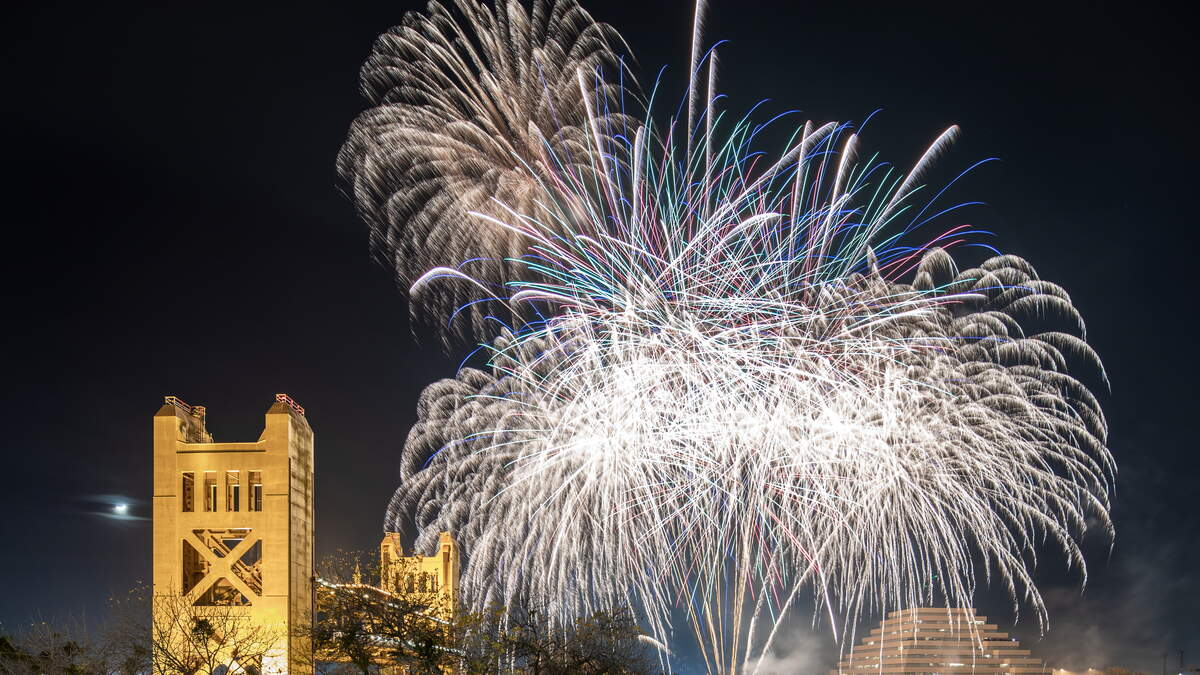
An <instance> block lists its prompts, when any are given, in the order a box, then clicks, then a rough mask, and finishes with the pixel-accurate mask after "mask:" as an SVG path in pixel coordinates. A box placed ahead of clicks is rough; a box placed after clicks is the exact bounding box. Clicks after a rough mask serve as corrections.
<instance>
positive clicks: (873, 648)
mask: <svg viewBox="0 0 1200 675" xmlns="http://www.w3.org/2000/svg"><path fill="white" fill-rule="evenodd" d="M829 672H830V675H867V674H871V673H874V674H880V675H882V674H884V673H886V674H887V675H950V674H951V673H970V674H971V675H1018V674H1020V675H1028V674H1034V673H1036V674H1037V675H1051V670H1050V668H1048V667H1047V666H1046V665H1045V664H1044V663H1043V662H1042V661H1041V660H1040V659H1038V658H1035V657H1034V656H1032V655H1031V654H1030V651H1029V650H1028V649H1022V648H1021V643H1019V642H1017V641H1016V640H1015V639H1013V638H1012V637H1010V636H1009V634H1008V633H1006V632H1002V631H1000V630H999V627H998V626H997V625H996V624H991V623H988V622H987V617H986V616H979V615H978V614H976V613H975V610H974V609H959V608H955V609H947V608H945V607H941V608H924V607H923V608H918V609H906V610H902V611H898V612H890V613H889V614H888V615H887V618H886V619H884V620H883V622H882V623H881V624H880V626H879V628H876V629H873V630H872V631H871V633H870V634H869V635H867V636H866V637H864V638H863V639H862V642H861V643H860V644H858V645H855V646H854V647H853V648H852V649H851V651H850V653H849V654H848V655H846V657H845V658H844V659H843V660H842V661H841V662H840V663H838V666H837V668H836V669H834V670H831V671H829Z"/></svg>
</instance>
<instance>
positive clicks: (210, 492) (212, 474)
mask: <svg viewBox="0 0 1200 675" xmlns="http://www.w3.org/2000/svg"><path fill="white" fill-rule="evenodd" d="M204 510H205V511H208V512H210V513H211V512H213V511H216V510H217V472H216V471H205V472H204Z"/></svg>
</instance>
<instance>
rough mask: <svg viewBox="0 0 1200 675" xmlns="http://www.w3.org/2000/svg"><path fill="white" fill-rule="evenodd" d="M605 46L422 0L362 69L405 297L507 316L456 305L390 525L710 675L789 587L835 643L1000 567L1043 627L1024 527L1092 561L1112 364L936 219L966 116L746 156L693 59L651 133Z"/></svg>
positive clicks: (1066, 311) (1055, 294)
mask: <svg viewBox="0 0 1200 675" xmlns="http://www.w3.org/2000/svg"><path fill="white" fill-rule="evenodd" d="M702 14H703V7H702V6H698V7H697V11H696V17H695V25H696V26H697V27H698V26H699V25H700V24H701V23H702V22H701V20H700V19H701V17H702ZM613 44H621V43H620V38H619V37H617V36H616V35H615V33H614V32H613V31H612V30H611V29H610V28H607V27H604V26H602V25H599V24H596V23H594V22H592V21H591V19H590V18H588V17H587V15H586V14H585V13H583V11H582V10H580V9H579V8H578V7H577V6H576V5H575V4H574V3H573V2H557V3H535V5H534V6H533V8H532V10H531V11H529V12H526V10H524V9H522V8H521V7H520V6H519V5H518V4H517V3H515V2H510V3H507V4H505V5H503V6H501V7H500V8H498V9H497V10H495V11H492V10H488V9H485V8H482V7H480V6H477V5H475V4H473V3H469V2H465V1H464V2H462V3H460V4H458V5H456V10H455V11H453V12H452V11H450V10H448V9H445V8H442V7H441V6H439V5H437V4H431V6H430V9H429V12H428V13H426V14H412V15H409V16H408V17H406V19H405V23H404V24H403V25H402V26H400V27H397V28H395V29H393V30H392V31H391V32H389V33H388V34H386V35H384V36H383V37H381V38H380V40H379V42H378V43H377V45H376V48H375V51H374V52H373V54H372V56H371V58H370V60H369V61H368V63H367V65H366V66H365V67H364V71H363V83H364V89H365V90H366V92H367V93H368V96H369V98H370V100H371V102H372V104H373V105H374V107H373V108H371V109H370V110H368V111H367V112H366V113H364V115H363V116H362V117H360V118H359V120H358V121H357V122H356V123H355V125H354V126H353V128H352V129H351V134H350V138H349V140H348V141H347V144H346V147H345V148H344V150H343V153H342V156H341V162H340V167H341V169H342V171H343V173H344V174H345V175H346V176H347V178H348V180H349V181H350V182H351V184H352V185H353V188H354V196H355V199H356V201H357V203H358V205H359V207H360V210H361V211H362V213H363V214H364V216H365V218H366V219H367V221H368V223H369V224H370V225H371V227H372V232H373V236H374V238H375V242H376V244H377V245H378V246H379V247H380V248H381V250H383V251H384V252H386V253H387V254H388V255H389V256H391V258H392V260H393V262H394V263H395V265H396V268H397V273H398V274H399V275H401V278H402V279H404V280H405V281H411V282H412V288H411V291H412V295H413V300H414V305H415V306H417V307H422V308H426V309H427V310H428V311H437V307H438V306H440V305H441V304H443V303H444V302H445V301H447V300H449V301H452V302H455V303H464V302H471V301H480V300H484V301H486V300H491V301H492V302H494V303H499V304H502V305H503V306H506V307H508V308H510V309H511V310H512V311H511V312H510V313H508V314H507V316H509V317H523V319H521V320H510V321H507V322H506V321H504V320H503V319H502V318H498V317H495V316H492V315H489V314H488V313H486V312H475V313H474V314H473V315H472V316H473V317H474V320H473V321H472V330H473V331H474V332H475V334H476V335H480V337H481V348H480V349H481V351H482V356H480V357H478V358H479V359H480V360H482V361H483V362H484V364H485V365H482V366H481V367H479V368H469V367H464V368H462V369H461V370H460V372H459V373H458V375H457V376H456V377H455V378H453V379H448V380H443V381H441V382H437V383H434V384H432V385H430V386H429V387H428V388H426V390H425V391H424V393H423V394H422V396H421V399H420V403H419V407H418V417H419V419H418V422H417V424H416V426H414V427H413V429H412V430H411V432H410V434H409V438H408V440H407V442H406V444H405V447H404V450H403V454H402V460H401V462H402V469H401V484H400V487H399V489H398V490H397V491H396V493H395V496H394V497H393V500H392V503H391V504H390V506H389V509H388V513H387V522H386V525H387V527H388V529H389V530H398V531H403V532H407V533H409V534H412V535H414V536H415V537H416V543H417V547H418V548H424V547H427V546H428V545H430V544H431V543H432V542H435V541H436V539H437V536H438V532H440V531H444V530H449V531H451V532H453V533H454V535H455V536H456V538H458V539H459V541H460V542H461V544H462V546H463V550H464V553H465V555H466V558H467V564H466V566H465V568H464V572H463V585H462V588H463V592H464V599H465V600H466V601H467V602H468V603H469V604H471V605H474V606H483V605H486V604H489V603H492V602H500V603H503V604H507V605H510V606H511V605H514V604H516V603H528V604H531V605H533V606H537V607H544V608H545V609H546V610H547V611H548V612H549V614H550V615H551V616H552V617H555V618H556V619H558V620H560V621H562V622H564V623H566V622H569V621H570V620H571V619H572V618H573V617H575V616H578V615H580V614H582V613H585V612H589V611H592V610H595V609H606V608H612V607H614V606H621V605H630V606H633V607H634V608H635V609H636V610H637V611H638V612H640V613H641V617H642V619H643V620H644V623H645V625H646V626H647V628H648V630H649V631H650V633H651V635H652V636H653V637H654V638H655V639H656V640H658V641H659V642H661V643H664V644H666V645H673V644H676V643H677V642H679V640H680V639H681V636H682V635H687V634H689V633H690V634H693V635H694V636H695V639H696V644H697V645H698V648H699V650H700V653H701V655H702V658H703V659H704V661H705V663H706V665H707V667H708V669H709V670H710V671H718V672H739V671H741V670H743V669H745V670H747V671H753V670H754V666H755V663H756V659H757V657H758V656H759V655H761V654H764V653H765V652H766V651H767V650H768V649H769V648H770V645H771V642H772V639H773V638H774V635H775V631H776V629H777V628H778V626H779V625H780V622H781V621H782V620H783V618H784V617H785V616H786V615H787V614H788V611H789V609H791V608H792V607H793V606H794V605H795V604H796V600H797V598H798V597H799V596H800V595H802V594H806V595H809V596H811V598H812V599H813V600H815V602H816V605H817V607H818V611H820V612H822V613H825V614H828V615H829V616H830V617H831V618H830V622H831V625H832V626H833V627H834V628H835V629H841V628H843V627H846V626H852V625H854V624H855V623H856V622H857V619H858V617H859V616H860V615H861V614H863V613H864V612H874V611H880V610H885V609H895V608H901V607H907V606H913V605H918V604H928V603H935V602H936V603H941V604H943V605H946V606H970V604H971V601H972V597H973V594H974V592H975V590H976V588H977V587H978V586H980V585H982V584H983V583H986V582H996V583H1000V584H1002V585H1004V586H1006V587H1007V588H1008V590H1009V593H1010V596H1011V597H1012V599H1013V602H1014V604H1018V605H1019V604H1025V605H1027V606H1029V607H1031V608H1032V609H1033V610H1034V613H1035V614H1036V615H1037V616H1038V617H1039V618H1040V619H1044V617H1045V611H1044V605H1043V603H1042V600H1041V598H1040V595H1039V594H1038V590H1037V588H1036V586H1035V585H1034V583H1033V581H1032V579H1031V576H1030V575H1031V569H1032V565H1033V563H1034V562H1035V552H1036V551H1037V550H1039V548H1040V546H1041V544H1042V543H1043V542H1044V541H1049V542H1051V543H1053V544H1054V545H1056V546H1057V548H1058V549H1059V550H1061V551H1062V552H1063V553H1064V554H1065V556H1066V558H1067V559H1068V561H1069V562H1070V563H1071V564H1077V565H1079V567H1080V568H1081V569H1082V568H1083V559H1082V555H1081V552H1080V545H1079V542H1080V540H1081V538H1082V536H1083V533H1084V532H1085V530H1087V529H1088V528H1089V520H1090V519H1094V522H1095V523H1098V524H1099V525H1098V526H1099V527H1100V528H1101V529H1103V530H1106V531H1108V532H1109V533H1111V525H1110V521H1109V518H1108V491H1109V484H1110V480H1111V476H1112V474H1113V472H1114V467H1113V463H1112V458H1111V456H1110V454H1109V452H1108V450H1107V448H1106V445H1105V435H1106V427H1105V422H1104V418H1103V414H1102V412H1101V410H1100V407H1099V405H1098V403H1097V401H1096V399H1095V398H1094V396H1093V395H1092V393H1091V392H1090V391H1089V389H1088V387H1087V386H1086V385H1085V384H1084V382H1088V383H1095V384H1106V382H1105V380H1104V371H1103V367H1102V366H1101V364H1100V360H1099V358H1098V356H1097V355H1096V354H1095V353H1094V352H1093V351H1092V349H1091V348H1090V347H1089V346H1088V345H1087V343H1086V342H1085V340H1084V337H1085V336H1084V325H1083V321H1082V319H1081V318H1080V316H1079V314H1078V312H1077V311H1076V310H1075V309H1074V307H1073V306H1072V304H1071V301H1070V298H1069V296H1068V295H1067V293H1066V292H1065V291H1064V290H1063V289H1062V288H1060V287H1059V286H1057V285H1055V284H1053V283H1050V282H1048V281H1044V280H1041V279H1040V278H1039V277H1038V275H1037V274H1036V272H1035V271H1034V269H1033V268H1032V266H1031V265H1029V264H1028V263H1027V262H1026V261H1024V260H1022V259H1020V258H1017V257H1014V256H1004V255H997V256H995V257H992V258H990V259H988V260H986V261H985V262H983V263H982V264H981V265H980V266H979V267H975V268H971V269H964V270H960V269H958V266H957V265H956V263H955V260H954V259H953V257H952V256H951V254H950V253H949V252H948V251H949V250H952V249H953V247H954V246H955V245H956V244H959V243H962V242H963V241H964V240H968V239H969V238H970V233H969V232H967V231H966V227H965V226H962V227H951V228H949V229H942V230H938V231H936V232H934V233H932V234H930V233H927V232H926V229H928V227H931V225H930V224H931V223H933V222H934V221H939V219H941V217H942V216H944V215H945V214H946V212H947V211H948V210H950V209H945V208H940V207H938V206H937V205H936V198H926V197H925V196H924V193H923V191H922V189H921V186H920V183H921V178H922V176H923V175H924V173H925V171H926V170H927V168H928V167H929V165H930V163H931V162H932V161H933V160H934V159H935V158H936V157H937V155H939V154H940V153H941V152H942V150H944V148H945V147H946V146H947V145H948V144H949V143H950V142H951V141H952V139H953V138H954V136H955V135H956V133H957V130H956V129H954V128H952V129H950V130H948V131H947V132H945V133H943V134H942V135H941V136H939V137H937V139H936V140H935V141H934V142H933V144H932V145H931V146H930V147H929V149H928V150H927V152H926V153H925V154H924V155H923V156H922V158H921V159H920V160H919V161H918V162H917V164H916V165H915V166H914V167H913V168H912V169H910V170H909V171H906V172H896V171H895V170H893V169H891V168H890V167H888V166H887V165H884V164H880V163H877V162H873V161H868V162H859V161H858V160H857V157H858V150H859V139H858V136H857V135H855V134H854V133H852V129H851V128H850V127H849V126H848V125H839V124H832V123H831V124H826V125H815V124H812V123H805V124H803V125H800V126H799V127H798V128H797V129H796V130H795V133H794V134H792V135H791V140H790V141H789V142H788V143H787V145H786V146H785V147H784V148H783V150H782V151H781V152H779V153H778V155H776V157H775V159H774V160H766V159H764V157H763V155H762V153H760V152H758V151H756V150H755V149H753V147H752V143H753V141H754V139H755V135H756V134H757V133H758V131H759V129H760V126H759V125H757V124H756V123H754V122H753V121H752V120H750V119H748V118H743V119H740V120H739V119H734V120H730V119H728V116H727V115H725V114H723V113H721V112H720V111H718V110H717V109H716V108H715V100H716V96H715V77H714V75H713V73H714V72H715V67H714V65H713V63H714V60H715V55H713V54H709V55H704V54H703V53H702V52H701V50H699V49H698V48H697V49H694V50H693V52H694V53H693V61H692V64H691V71H690V72H691V73H692V77H691V78H690V87H689V91H688V95H687V97H686V98H687V101H688V103H687V105H686V115H681V117H682V118H683V119H679V120H675V119H672V120H670V121H668V123H666V124H665V125H662V126H661V127H660V126H656V124H655V123H654V121H653V115H652V114H651V113H650V112H647V113H646V114H645V115H644V116H643V117H642V118H641V120H642V121H640V122H635V121H634V117H633V116H631V115H628V114H626V112H625V111H624V110H623V109H621V108H618V107H614V106H616V104H618V103H620V102H622V101H624V100H625V99H626V98H632V97H626V96H625V95H624V91H623V87H622V86H621V85H616V86H614V85H612V84H609V83H607V81H606V80H604V79H603V77H602V75H603V72H604V71H605V69H608V72H609V73H610V74H612V75H614V76H617V77H620V74H621V71H620V69H619V64H618V63H617V61H616V57H615V56H614V52H613V51H612V49H611V47H610V45H613ZM696 44H697V45H699V37H698V36H697V37H696ZM618 81H619V80H618ZM430 299H432V301H430ZM442 318H443V319H445V318H447V317H442ZM458 320H459V321H467V320H468V319H467V318H466V317H463V316H459V317H458ZM1077 378H1081V379H1077ZM684 624H685V625H684Z"/></svg>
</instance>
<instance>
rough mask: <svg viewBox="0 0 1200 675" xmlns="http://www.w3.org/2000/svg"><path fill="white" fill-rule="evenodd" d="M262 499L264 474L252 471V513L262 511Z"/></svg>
mask: <svg viewBox="0 0 1200 675" xmlns="http://www.w3.org/2000/svg"><path fill="white" fill-rule="evenodd" d="M262 498H263V486H262V472H261V471H251V472H250V510H251V511H262Z"/></svg>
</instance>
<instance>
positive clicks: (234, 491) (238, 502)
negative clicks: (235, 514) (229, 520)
mask: <svg viewBox="0 0 1200 675" xmlns="http://www.w3.org/2000/svg"><path fill="white" fill-rule="evenodd" d="M240 478H241V477H240V476H239V475H238V472H237V471H226V472H225V510H226V511H240V510H241V507H242V484H241V480H240Z"/></svg>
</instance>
